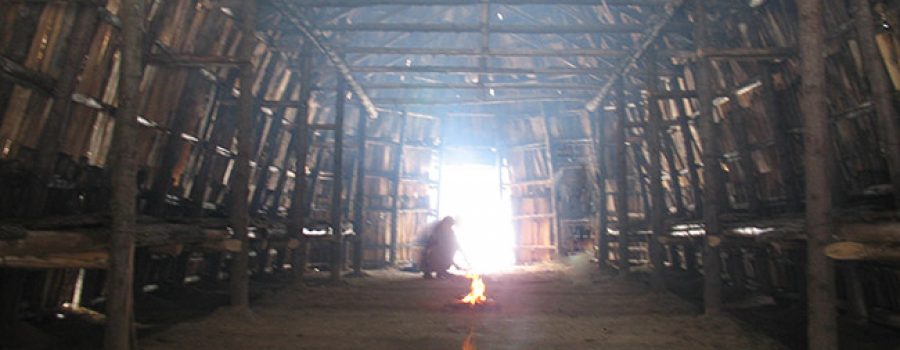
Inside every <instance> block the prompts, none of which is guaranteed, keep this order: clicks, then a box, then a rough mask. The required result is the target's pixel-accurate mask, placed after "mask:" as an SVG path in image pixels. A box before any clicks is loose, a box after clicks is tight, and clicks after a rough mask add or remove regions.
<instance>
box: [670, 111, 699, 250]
mask: <svg viewBox="0 0 900 350" xmlns="http://www.w3.org/2000/svg"><path fill="white" fill-rule="evenodd" d="M685 103H686V102H685V100H684V99H680V100H678V101H676V103H675V106H676V107H677V108H678V128H679V129H681V138H682V142H683V147H684V158H685V162H687V167H688V175H689V176H690V181H691V195H692V197H693V199H694V212H693V215H692V216H693V217H700V216H701V214H700V213H702V212H703V191H702V189H701V188H700V166H699V165H698V164H697V157H696V155H695V154H694V134H693V133H692V132H691V121H690V116H688V115H687V110H686V109H685V108H684V104H685ZM686 249H687V246H685V250H686ZM691 249H693V248H691ZM685 254H687V251H685Z"/></svg>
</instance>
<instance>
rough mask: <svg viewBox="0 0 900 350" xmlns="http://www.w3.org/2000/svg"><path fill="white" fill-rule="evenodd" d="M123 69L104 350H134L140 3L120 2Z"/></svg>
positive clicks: (113, 164)
mask: <svg viewBox="0 0 900 350" xmlns="http://www.w3.org/2000/svg"><path fill="white" fill-rule="evenodd" d="M120 5H121V6H120V9H119V14H120V15H121V16H122V20H123V26H122V33H121V41H122V46H121V51H122V58H121V59H122V63H121V65H122V67H121V71H120V74H119V85H118V88H119V93H118V97H119V109H118V115H119V117H120V118H118V119H117V120H116V127H115V130H114V132H113V139H112V144H111V145H110V153H111V154H110V158H111V164H110V169H114V170H113V171H112V197H111V203H110V208H111V212H112V236H111V239H110V249H109V274H108V277H107V293H108V294H107V299H106V317H107V319H106V321H107V322H106V333H105V338H104V342H103V346H104V349H106V350H123V349H135V348H136V347H137V346H136V339H137V335H136V334H134V327H133V322H134V307H133V306H134V305H133V303H134V300H133V298H134V292H133V287H134V244H135V243H134V241H135V238H134V226H135V207H136V205H135V204H136V198H137V186H135V181H136V180H135V178H136V171H137V157H136V155H135V151H136V143H135V142H134V140H135V139H136V138H137V125H136V124H137V116H138V114H139V113H140V109H139V108H140V107H139V105H140V98H139V90H140V84H141V78H142V75H143V71H144V65H143V57H142V56H143V49H142V48H143V42H144V40H145V38H144V20H145V18H146V15H145V13H144V12H145V7H144V2H143V1H140V0H122V2H121V4H120Z"/></svg>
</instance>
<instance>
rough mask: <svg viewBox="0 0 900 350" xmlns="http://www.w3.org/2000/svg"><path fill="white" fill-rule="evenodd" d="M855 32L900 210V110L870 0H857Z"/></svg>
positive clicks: (896, 201)
mask: <svg viewBox="0 0 900 350" xmlns="http://www.w3.org/2000/svg"><path fill="white" fill-rule="evenodd" d="M855 4H856V35H857V37H858V38H859V48H860V54H861V55H862V62H863V66H864V67H865V69H866V79H868V80H869V88H870V89H871V90H872V102H873V104H874V105H875V113H876V114H877V115H878V123H879V124H880V126H881V127H880V131H881V134H880V136H881V147H882V151H883V152H884V155H885V158H887V165H888V170H889V171H890V176H891V184H892V185H893V187H894V207H895V209H898V210H900V136H898V135H897V133H898V127H900V125H898V123H897V111H896V109H895V108H894V98H893V96H894V95H893V91H892V89H891V84H890V82H889V81H888V76H887V72H886V71H885V69H884V66H883V63H882V62H883V61H882V59H881V55H880V54H879V53H878V45H877V44H876V42H875V25H876V22H875V20H874V19H873V18H872V7H871V6H870V5H869V1H868V0H859V1H855Z"/></svg>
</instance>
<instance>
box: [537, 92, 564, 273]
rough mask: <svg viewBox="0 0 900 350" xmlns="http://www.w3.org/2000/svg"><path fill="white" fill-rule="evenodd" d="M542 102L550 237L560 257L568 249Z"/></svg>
mask: <svg viewBox="0 0 900 350" xmlns="http://www.w3.org/2000/svg"><path fill="white" fill-rule="evenodd" d="M543 107H544V104H541V111H542V112H544V113H543V114H544V117H543V118H541V120H542V121H543V122H544V131H545V133H544V144H545V145H546V148H545V150H546V153H545V156H546V161H547V171H548V172H549V173H550V178H549V179H548V180H549V181H550V182H549V185H550V210H552V211H553V213H552V214H551V215H550V229H551V230H552V231H553V232H551V235H552V237H554V239H555V240H556V252H557V254H559V256H560V257H562V256H565V254H566V253H567V250H568V248H569V247H568V246H567V244H566V239H565V237H563V233H562V230H561V229H560V225H559V201H558V200H557V199H556V197H557V195H558V191H557V190H556V186H557V182H556V180H557V179H556V167H554V166H553V158H554V157H553V150H554V149H555V148H556V147H555V145H556V143H555V142H554V140H553V136H552V135H551V134H552V132H551V131H550V118H551V117H550V116H549V115H547V113H546V110H545V109H544V108H543Z"/></svg>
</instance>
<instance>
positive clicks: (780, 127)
mask: <svg viewBox="0 0 900 350" xmlns="http://www.w3.org/2000/svg"><path fill="white" fill-rule="evenodd" d="M760 67H761V69H762V70H761V72H760V82H761V83H762V86H760V89H761V90H760V91H761V92H762V99H763V108H764V110H765V111H766V116H768V118H769V120H771V121H772V129H771V132H772V135H773V136H774V139H775V153H776V154H777V155H778V172H779V174H780V176H781V184H782V186H784V194H785V196H786V197H787V202H788V211H791V212H796V211H800V208H801V198H800V197H801V194H800V184H799V181H798V178H799V176H798V175H797V173H796V171H794V169H795V167H794V157H793V152H792V151H791V145H790V142H789V138H788V135H787V132H786V130H787V129H788V125H787V124H786V123H785V121H784V118H783V117H782V115H781V113H780V110H779V108H778V103H776V101H775V84H774V83H772V66H771V63H767V62H763V63H762V64H760Z"/></svg>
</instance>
